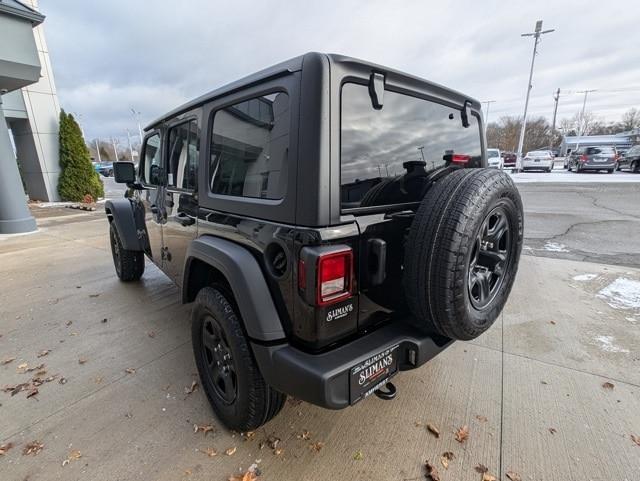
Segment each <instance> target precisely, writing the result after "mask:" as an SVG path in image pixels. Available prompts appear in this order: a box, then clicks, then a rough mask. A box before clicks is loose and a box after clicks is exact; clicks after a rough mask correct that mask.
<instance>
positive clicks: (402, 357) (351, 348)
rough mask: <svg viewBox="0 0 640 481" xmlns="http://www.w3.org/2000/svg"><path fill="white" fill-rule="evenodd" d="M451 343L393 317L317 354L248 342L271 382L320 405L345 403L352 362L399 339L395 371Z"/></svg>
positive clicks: (334, 406)
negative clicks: (342, 343) (380, 326)
mask: <svg viewBox="0 0 640 481" xmlns="http://www.w3.org/2000/svg"><path fill="white" fill-rule="evenodd" d="M452 343H453V341H452V340H451V339H447V338H443V337H438V336H433V335H431V334H426V333H424V332H423V331H421V330H420V329H418V328H416V327H413V326H410V325H408V324H404V323H397V322H396V323H394V324H389V325H387V326H384V327H382V328H380V329H378V330H376V331H374V332H372V333H370V334H367V335H365V336H363V337H361V338H358V339H356V340H354V341H352V342H350V343H348V344H345V345H343V346H340V347H338V348H336V349H333V350H331V351H327V352H324V353H321V354H312V353H307V352H304V351H301V350H299V349H296V348H295V347H292V346H291V345H289V344H280V345H263V344H257V343H252V348H253V352H254V355H255V357H256V361H257V362H258V366H259V367H260V371H261V373H262V375H263V376H264V378H265V380H266V381H267V383H268V384H269V385H270V386H272V387H273V388H275V389H276V390H278V391H280V392H282V393H285V394H288V395H290V396H294V397H296V398H298V399H302V400H303V401H307V402H310V403H312V404H316V405H318V406H321V407H325V408H329V409H342V408H345V407H347V406H349V371H350V369H351V367H353V366H355V365H356V364H358V363H361V362H363V361H365V360H366V359H368V358H370V357H371V356H373V355H375V354H377V353H379V352H380V351H383V350H384V349H386V348H388V347H391V346H394V345H396V344H398V345H399V349H400V352H399V353H398V362H399V364H398V368H399V370H400V371H406V370H409V369H415V368H416V367H418V366H421V365H422V364H424V363H425V362H427V361H429V360H430V359H432V358H434V357H435V356H436V355H438V354H439V353H440V352H442V351H443V350H444V349H446V348H447V347H449V346H450V345H451V344H452Z"/></svg>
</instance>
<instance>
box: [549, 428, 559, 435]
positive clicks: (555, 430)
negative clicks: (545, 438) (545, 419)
mask: <svg viewBox="0 0 640 481" xmlns="http://www.w3.org/2000/svg"><path fill="white" fill-rule="evenodd" d="M549 432H550V433H551V434H555V433H557V432H558V430H557V429H556V428H549Z"/></svg>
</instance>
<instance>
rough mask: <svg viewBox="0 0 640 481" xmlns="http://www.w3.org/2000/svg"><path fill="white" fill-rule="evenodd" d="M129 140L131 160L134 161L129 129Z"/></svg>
mask: <svg viewBox="0 0 640 481" xmlns="http://www.w3.org/2000/svg"><path fill="white" fill-rule="evenodd" d="M127 140H128V141H129V155H130V156H131V162H133V147H132V146H131V134H130V133H129V129H127Z"/></svg>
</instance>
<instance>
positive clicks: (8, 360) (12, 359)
mask: <svg viewBox="0 0 640 481" xmlns="http://www.w3.org/2000/svg"><path fill="white" fill-rule="evenodd" d="M15 360H16V358H15V357H6V358H4V359H3V360H2V365H3V366H4V365H5V364H9V363H10V362H13V361H15Z"/></svg>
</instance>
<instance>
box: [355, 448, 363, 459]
mask: <svg viewBox="0 0 640 481" xmlns="http://www.w3.org/2000/svg"><path fill="white" fill-rule="evenodd" d="M353 459H354V460H355V461H362V460H363V459H364V454H362V451H360V450H359V449H358V450H357V451H356V452H355V453H353Z"/></svg>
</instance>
